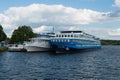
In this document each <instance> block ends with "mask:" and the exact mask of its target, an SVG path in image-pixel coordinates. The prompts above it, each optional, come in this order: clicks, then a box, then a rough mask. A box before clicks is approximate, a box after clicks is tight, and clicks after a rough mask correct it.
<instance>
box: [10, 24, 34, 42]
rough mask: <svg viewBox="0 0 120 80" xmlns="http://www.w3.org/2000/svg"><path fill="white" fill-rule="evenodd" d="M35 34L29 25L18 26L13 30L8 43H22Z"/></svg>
mask: <svg viewBox="0 0 120 80" xmlns="http://www.w3.org/2000/svg"><path fill="white" fill-rule="evenodd" d="M35 36H36V35H35V33H33V31H32V29H31V27H30V26H25V25H24V26H19V27H18V29H16V30H14V32H13V34H12V37H11V40H10V43H23V42H24V41H27V40H29V38H32V37H35Z"/></svg>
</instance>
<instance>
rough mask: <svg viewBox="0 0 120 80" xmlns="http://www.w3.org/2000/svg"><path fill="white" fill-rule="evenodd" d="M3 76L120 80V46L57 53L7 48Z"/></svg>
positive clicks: (7, 79)
mask: <svg viewBox="0 0 120 80" xmlns="http://www.w3.org/2000/svg"><path fill="white" fill-rule="evenodd" d="M0 80H120V46H102V48H101V49H97V50H90V51H81V52H76V53H69V54H57V55H56V54H52V53H49V52H45V53H43V52H42V53H26V52H3V53H0Z"/></svg>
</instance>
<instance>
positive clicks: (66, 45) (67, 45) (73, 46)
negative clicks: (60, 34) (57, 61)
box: [50, 42, 101, 51]
mask: <svg viewBox="0 0 120 80" xmlns="http://www.w3.org/2000/svg"><path fill="white" fill-rule="evenodd" d="M50 44H51V46H52V48H53V50H55V51H69V50H83V49H94V48H101V45H100V44H99V45H94V44H93V43H91V44H87V43H82V42H50ZM92 44H93V45H92Z"/></svg>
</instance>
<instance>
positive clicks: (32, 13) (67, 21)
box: [0, 4, 104, 28]
mask: <svg viewBox="0 0 120 80" xmlns="http://www.w3.org/2000/svg"><path fill="white" fill-rule="evenodd" d="M103 14H104V13H101V12H97V11H93V10H89V9H76V8H72V7H65V6H63V5H45V4H32V5H29V6H25V7H11V8H9V9H8V10H6V11H5V12H4V13H3V14H0V23H1V24H3V25H4V27H6V28H9V27H10V25H11V26H18V25H21V24H23V25H24V24H30V25H33V24H42V25H50V24H52V25H78V24H89V23H96V22H100V21H103V19H104V16H103Z"/></svg>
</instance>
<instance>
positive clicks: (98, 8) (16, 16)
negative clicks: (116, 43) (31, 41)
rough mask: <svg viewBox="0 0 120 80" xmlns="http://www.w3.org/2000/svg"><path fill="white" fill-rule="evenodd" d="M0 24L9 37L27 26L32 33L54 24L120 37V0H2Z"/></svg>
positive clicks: (56, 27)
mask: <svg viewBox="0 0 120 80" xmlns="http://www.w3.org/2000/svg"><path fill="white" fill-rule="evenodd" d="M0 24H1V25H2V26H3V28H4V31H5V33H6V34H7V36H8V37H11V35H12V32H13V31H14V30H15V29H17V28H18V27H19V26H22V25H27V26H31V28H32V29H33V31H34V32H35V33H40V32H44V31H52V28H53V27H54V28H55V31H56V32H57V31H61V30H82V31H84V32H86V33H89V34H92V35H95V36H97V37H99V38H100V39H113V40H120V0H12V1H10V0H1V1H0Z"/></svg>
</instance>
